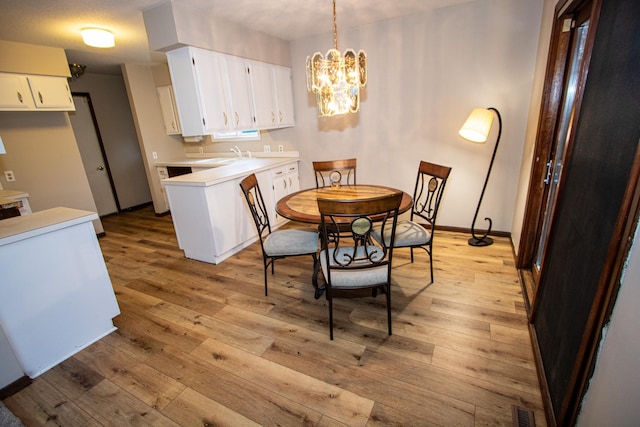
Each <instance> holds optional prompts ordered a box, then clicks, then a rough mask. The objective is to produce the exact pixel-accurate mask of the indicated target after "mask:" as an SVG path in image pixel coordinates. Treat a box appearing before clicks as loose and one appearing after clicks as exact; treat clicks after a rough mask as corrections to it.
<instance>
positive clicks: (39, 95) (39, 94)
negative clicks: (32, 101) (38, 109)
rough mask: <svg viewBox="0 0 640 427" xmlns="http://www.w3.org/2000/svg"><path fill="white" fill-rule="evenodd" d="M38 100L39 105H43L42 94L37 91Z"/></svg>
mask: <svg viewBox="0 0 640 427" xmlns="http://www.w3.org/2000/svg"><path fill="white" fill-rule="evenodd" d="M38 98H40V104H44V99H43V98H42V93H40V91H38Z"/></svg>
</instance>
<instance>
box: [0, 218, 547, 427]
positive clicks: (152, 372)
mask: <svg viewBox="0 0 640 427" xmlns="http://www.w3.org/2000/svg"><path fill="white" fill-rule="evenodd" d="M103 223H104V228H105V231H106V234H107V235H106V237H103V238H101V239H100V245H101V247H102V251H103V254H104V258H105V261H106V263H107V268H108V270H109V274H110V276H111V280H112V283H113V287H114V289H115V292H116V296H117V299H118V303H119V305H120V310H121V312H122V313H121V314H120V316H118V317H116V319H115V320H114V323H115V324H116V326H117V327H118V330H117V331H116V332H113V333H112V334H110V335H109V336H107V337H105V338H103V339H102V340H100V341H99V342H97V343H95V344H93V345H91V346H89V347H88V348H86V349H85V350H83V351H81V352H79V353H78V354H76V355H75V356H73V357H71V358H70V359H68V360H67V361H65V362H63V363H61V364H60V365H58V366H57V367H55V368H53V369H51V370H50V371H48V372H46V373H45V374H43V375H41V376H40V377H38V378H36V379H35V380H34V381H33V383H32V384H31V385H30V386H28V387H27V388H25V389H23V390H21V391H20V392H18V393H17V394H15V395H13V396H11V397H9V398H7V399H6V400H5V401H4V403H5V404H6V405H7V407H9V408H10V409H11V410H12V411H13V412H14V413H15V414H16V415H17V416H19V417H20V418H21V420H22V421H23V422H24V424H25V425H27V426H41V425H60V426H98V425H105V426H124V425H153V426H165V425H166V426H175V425H183V426H214V425H229V426H245V425H267V426H273V425H281V426H299V425H313V426H339V425H345V426H364V425H366V426H388V425H398V426H511V425H512V405H518V406H520V407H524V408H526V409H529V410H532V411H534V413H535V419H536V425H538V426H544V425H545V421H544V413H543V410H542V401H541V397H540V388H539V385H538V380H537V376H536V370H535V366H534V362H533V354H532V349H531V343H530V339H529V333H528V330H527V324H526V314H525V309H524V303H523V297H522V291H521V286H520V281H519V278H518V275H517V272H516V269H515V267H514V259H513V255H512V249H511V246H510V243H509V240H508V239H506V238H496V239H495V240H496V242H495V244H494V245H492V246H490V247H486V248H474V247H471V246H469V245H468V244H467V239H468V236H467V235H465V234H460V233H451V232H442V231H439V232H436V236H435V240H434V267H435V272H434V273H435V282H434V283H433V284H431V285H429V284H428V282H429V274H428V268H429V266H428V257H427V255H426V254H424V253H423V252H416V260H415V263H413V264H411V262H410V259H409V251H408V250H397V251H396V253H395V254H394V256H395V258H394V270H393V283H394V286H393V292H392V310H393V312H392V314H393V336H388V335H387V333H386V312H385V309H384V298H383V297H380V296H378V298H375V299H374V298H371V297H370V296H369V297H366V298H342V299H339V300H336V302H335V304H334V312H335V326H336V329H335V340H334V341H330V340H329V331H328V325H327V318H328V309H327V302H326V300H325V299H324V298H321V299H320V300H315V299H314V298H313V288H312V287H311V284H310V279H311V267H312V260H311V257H308V258H288V259H286V260H282V261H279V262H277V263H276V273H275V275H273V276H272V275H269V296H268V297H265V296H264V288H263V276H262V274H263V271H262V264H261V257H260V252H259V251H260V247H259V246H258V244H257V243H256V244H254V245H252V246H251V247H249V248H247V249H245V250H244V251H242V252H241V253H239V254H238V255H236V256H234V257H232V258H229V259H228V260H226V261H224V262H223V263H221V264H219V265H213V264H207V263H202V262H199V261H193V260H188V259H185V258H184V255H183V253H182V251H180V250H179V249H178V245H177V241H176V237H175V233H174V230H173V225H172V222H171V218H170V217H169V216H165V217H156V216H155V215H154V214H153V211H152V209H150V208H145V209H142V210H139V211H135V212H129V213H124V214H120V215H116V216H112V217H108V218H105V219H103Z"/></svg>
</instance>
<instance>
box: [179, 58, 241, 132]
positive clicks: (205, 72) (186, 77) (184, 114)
mask: <svg viewBox="0 0 640 427" xmlns="http://www.w3.org/2000/svg"><path fill="white" fill-rule="evenodd" d="M218 58H219V56H218V55H216V54H215V53H214V52H210V51H207V50H204V49H197V48H193V47H183V48H180V49H176V50H172V51H170V52H167V63H168V65H169V73H170V74H171V84H172V86H173V91H174V97H175V101H176V106H177V109H178V117H179V119H180V127H181V128H182V135H183V136H200V135H209V134H211V133H213V132H214V131H217V130H225V129H227V125H228V123H229V118H228V115H227V107H226V102H225V96H224V86H223V84H222V73H221V70H220V62H219V59H218Z"/></svg>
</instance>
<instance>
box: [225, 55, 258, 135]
mask: <svg viewBox="0 0 640 427" xmlns="http://www.w3.org/2000/svg"><path fill="white" fill-rule="evenodd" d="M222 60H223V61H224V64H225V65H226V77H227V79H228V84H229V88H228V90H227V92H226V94H227V111H228V114H230V116H231V121H232V123H231V124H230V126H229V127H228V129H237V130H245V129H254V128H255V127H254V125H253V109H252V108H251V89H250V86H249V76H248V66H247V61H246V60H245V59H242V58H237V57H234V56H229V55H224V56H223V57H222Z"/></svg>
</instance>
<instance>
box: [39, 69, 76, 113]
mask: <svg viewBox="0 0 640 427" xmlns="http://www.w3.org/2000/svg"><path fill="white" fill-rule="evenodd" d="M27 80H29V86H30V87H31V94H32V95H33V102H34V103H35V104H36V108H40V109H44V110H63V111H75V109H76V108H75V106H74V105H73V98H72V96H71V90H70V89H69V83H68V82H67V79H66V78H65V77H53V76H28V77H27Z"/></svg>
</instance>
